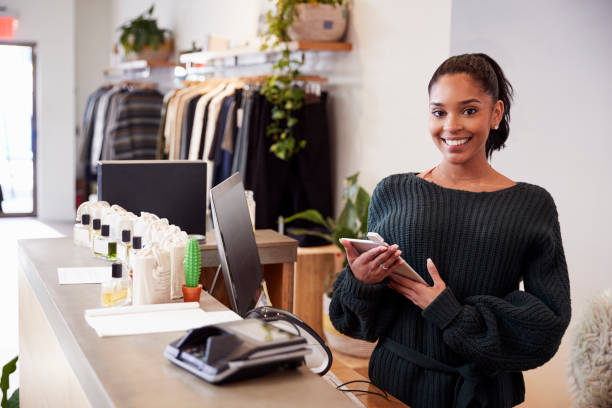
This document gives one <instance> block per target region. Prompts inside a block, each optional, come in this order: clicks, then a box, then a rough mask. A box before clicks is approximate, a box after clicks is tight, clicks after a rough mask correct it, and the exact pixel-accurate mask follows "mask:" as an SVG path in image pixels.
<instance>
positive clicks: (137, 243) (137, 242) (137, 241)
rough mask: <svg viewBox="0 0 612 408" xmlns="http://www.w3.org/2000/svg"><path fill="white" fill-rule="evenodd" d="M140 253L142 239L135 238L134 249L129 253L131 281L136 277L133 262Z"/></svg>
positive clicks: (133, 241) (133, 240)
mask: <svg viewBox="0 0 612 408" xmlns="http://www.w3.org/2000/svg"><path fill="white" fill-rule="evenodd" d="M140 251H142V237H139V236H134V239H132V248H131V249H130V250H129V252H128V261H129V263H128V265H129V278H130V281H131V280H132V279H133V277H134V268H133V267H132V263H131V260H132V259H134V256H136V254H137V253H139V252H140Z"/></svg>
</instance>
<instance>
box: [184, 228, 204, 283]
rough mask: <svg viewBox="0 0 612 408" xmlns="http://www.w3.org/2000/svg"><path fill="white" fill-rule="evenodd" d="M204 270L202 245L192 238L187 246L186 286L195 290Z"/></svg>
mask: <svg viewBox="0 0 612 408" xmlns="http://www.w3.org/2000/svg"><path fill="white" fill-rule="evenodd" d="M201 268H202V256H201V254H200V244H198V240H197V239H195V238H191V239H190V240H189V242H187V245H186V246H185V260H184V269H185V286H187V287H189V288H195V287H196V286H198V282H199V281H200V272H201Z"/></svg>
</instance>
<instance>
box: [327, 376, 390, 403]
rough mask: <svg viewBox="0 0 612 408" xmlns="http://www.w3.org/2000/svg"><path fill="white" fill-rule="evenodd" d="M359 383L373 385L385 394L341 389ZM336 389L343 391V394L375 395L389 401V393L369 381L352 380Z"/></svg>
mask: <svg viewBox="0 0 612 408" xmlns="http://www.w3.org/2000/svg"><path fill="white" fill-rule="evenodd" d="M357 382H359V383H366V384H370V385H373V386H374V387H376V388H378V389H379V390H381V391H382V392H383V394H381V393H380V392H376V391H369V390H350V389H346V390H342V389H340V387H344V386H345V385H348V384H353V383H357ZM336 389H337V390H340V391H342V392H363V393H366V394H373V395H378V396H381V397H383V398H384V399H386V400H388V399H389V395H388V394H387V392H386V391H385V390H383V389H381V388H380V387H378V386H377V385H376V384H374V383H373V382H371V381H367V380H351V381H347V382H345V383H342V384H340V385H338V386H337V387H336Z"/></svg>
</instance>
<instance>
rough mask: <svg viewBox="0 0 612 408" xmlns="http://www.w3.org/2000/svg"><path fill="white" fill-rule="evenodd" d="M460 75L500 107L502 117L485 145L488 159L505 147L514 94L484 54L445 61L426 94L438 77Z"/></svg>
mask: <svg viewBox="0 0 612 408" xmlns="http://www.w3.org/2000/svg"><path fill="white" fill-rule="evenodd" d="M461 73H465V74H468V75H470V76H471V77H472V78H473V79H474V80H476V81H478V82H480V84H481V85H482V87H483V89H484V91H485V92H486V93H488V94H489V95H491V96H492V97H493V100H494V101H498V100H501V101H502V102H503V104H504V113H503V116H502V120H501V122H500V123H499V127H498V128H497V129H491V130H490V131H489V137H488V138H487V143H486V145H485V150H486V154H487V158H488V159H490V158H491V155H492V154H493V152H494V151H495V150H500V149H502V148H503V147H505V146H506V144H505V143H506V140H507V139H508V135H509V134H510V107H511V105H512V96H513V93H514V90H513V88H512V85H511V84H510V82H509V81H508V79H506V76H505V75H504V71H503V70H502V69H501V67H500V66H499V64H497V62H495V60H493V58H491V57H489V56H488V55H487V54H482V53H479V54H463V55H456V56H454V57H450V58H448V59H447V60H446V61H444V62H443V63H442V64H441V65H440V66H439V67H438V69H436V72H434V74H433V76H432V77H431V80H430V81H429V86H428V87H427V90H428V91H431V87H432V86H433V85H434V84H435V83H436V82H437V80H438V78H439V77H440V76H442V75H445V74H461Z"/></svg>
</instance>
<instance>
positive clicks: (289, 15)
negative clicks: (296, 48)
mask: <svg viewBox="0 0 612 408" xmlns="http://www.w3.org/2000/svg"><path fill="white" fill-rule="evenodd" d="M270 1H274V2H275V4H276V8H275V10H274V11H272V10H270V11H268V14H267V15H266V24H267V29H266V31H265V32H264V33H263V34H262V37H263V39H264V43H263V45H262V46H261V49H262V51H265V50H266V49H268V48H277V47H279V46H280V47H282V52H281V56H280V58H279V60H278V61H277V62H276V64H275V65H274V74H273V75H271V76H269V77H268V78H267V79H266V80H265V81H264V84H263V86H262V87H261V94H262V95H264V96H265V97H266V99H267V100H268V101H269V102H270V103H271V104H272V122H271V123H270V124H269V125H268V127H267V128H266V135H267V136H269V137H272V139H273V140H274V143H273V144H272V146H271V147H270V151H271V152H272V153H274V154H275V155H276V157H278V158H279V159H281V160H289V159H290V158H291V157H292V156H293V155H294V154H296V153H297V152H299V151H300V150H301V149H303V148H304V147H306V140H296V139H295V135H294V128H295V125H296V124H297V123H298V119H297V117H296V113H297V111H299V110H300V109H301V108H302V106H304V97H305V93H304V91H303V90H302V89H301V88H300V87H299V86H298V84H297V82H298V81H297V80H298V79H299V78H298V77H299V75H300V67H301V66H302V61H300V60H295V59H291V51H290V50H289V41H290V38H289V33H288V30H289V27H290V26H291V24H292V23H293V19H294V18H295V16H296V15H297V12H298V11H297V7H296V6H297V5H298V4H305V3H309V4H316V3H321V4H331V5H338V6H342V5H343V4H344V3H346V0H319V1H313V0H270Z"/></svg>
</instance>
